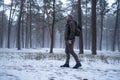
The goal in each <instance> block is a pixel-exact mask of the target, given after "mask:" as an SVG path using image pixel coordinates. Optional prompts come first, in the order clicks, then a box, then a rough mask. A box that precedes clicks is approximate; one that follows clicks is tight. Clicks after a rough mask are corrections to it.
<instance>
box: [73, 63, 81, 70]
mask: <svg viewBox="0 0 120 80" xmlns="http://www.w3.org/2000/svg"><path fill="white" fill-rule="evenodd" d="M81 66H82V65H81V63H77V64H76V65H75V66H74V67H73V69H78V68H79V67H81Z"/></svg>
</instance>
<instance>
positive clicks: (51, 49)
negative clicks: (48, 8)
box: [50, 0, 55, 53]
mask: <svg viewBox="0 0 120 80" xmlns="http://www.w3.org/2000/svg"><path fill="white" fill-rule="evenodd" d="M52 15H53V22H52V35H51V46H50V53H53V46H54V26H55V0H53V13H52Z"/></svg>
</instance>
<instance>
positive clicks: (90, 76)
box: [0, 49, 120, 80]
mask: <svg viewBox="0 0 120 80" xmlns="http://www.w3.org/2000/svg"><path fill="white" fill-rule="evenodd" d="M55 52H56V53H64V50H63V49H61V50H60V49H57V50H55ZM86 52H87V51H86ZM88 52H89V51H88ZM42 53H48V51H47V49H41V50H35V49H34V50H31V49H28V50H25V49H24V50H21V51H17V50H15V49H9V50H8V49H0V80H120V61H119V60H120V59H117V61H116V60H110V59H111V58H110V59H109V60H108V61H109V62H108V61H107V62H104V61H106V59H105V60H104V61H102V60H100V59H104V58H105V57H103V56H102V58H98V59H95V57H93V56H89V57H90V58H89V57H88V56H87V57H86V56H83V55H81V56H83V57H81V56H79V58H82V60H81V63H82V67H81V68H79V69H72V67H73V66H74V65H75V62H74V60H73V58H72V59H71V62H70V68H60V67H59V66H60V65H62V64H64V61H65V59H64V55H62V54H59V55H58V54H57V55H55V54H45V55H43V56H44V57H42V58H41V56H40V55H41V54H42ZM104 53H105V52H104ZM25 54H26V55H25ZM108 54H109V52H108ZM110 54H112V52H110ZM114 54H115V53H114ZM116 54H117V56H116V57H117V58H119V57H120V56H119V55H118V54H119V53H116ZM48 55H49V56H48ZM61 55H62V56H61ZM28 56H29V57H32V56H34V57H32V58H27V57H28ZM45 56H47V57H45ZM55 56H57V58H55ZM37 57H39V58H37ZM114 57H115V56H114ZM116 57H115V58H116ZM88 58H89V59H88ZM96 58H97V57H96ZM94 59H95V60H94ZM107 59H108V58H107Z"/></svg>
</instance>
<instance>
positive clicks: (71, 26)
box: [65, 20, 75, 41]
mask: <svg viewBox="0 0 120 80" xmlns="http://www.w3.org/2000/svg"><path fill="white" fill-rule="evenodd" d="M74 39H75V23H74V21H73V20H68V21H67V24H66V28H65V41H67V40H74Z"/></svg>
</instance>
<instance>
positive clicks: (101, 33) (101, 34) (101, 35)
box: [99, 14, 103, 50]
mask: <svg viewBox="0 0 120 80" xmlns="http://www.w3.org/2000/svg"><path fill="white" fill-rule="evenodd" d="M102 38H103V14H101V32H100V44H99V45H100V50H102Z"/></svg>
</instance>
